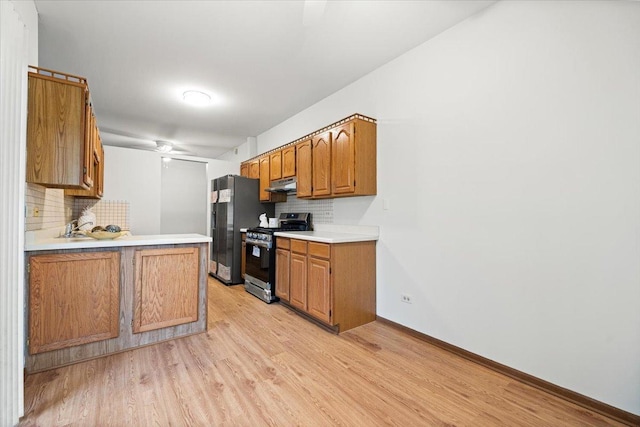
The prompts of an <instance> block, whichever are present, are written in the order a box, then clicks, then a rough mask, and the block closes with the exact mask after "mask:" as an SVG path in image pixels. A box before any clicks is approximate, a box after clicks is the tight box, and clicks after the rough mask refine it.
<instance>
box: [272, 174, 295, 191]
mask: <svg viewBox="0 0 640 427" xmlns="http://www.w3.org/2000/svg"><path fill="white" fill-rule="evenodd" d="M265 190H266V191H268V192H270V193H287V194H295V192H296V177H295V176H292V177H291V178H283V179H277V180H274V181H271V182H270V186H269V188H266V189H265Z"/></svg>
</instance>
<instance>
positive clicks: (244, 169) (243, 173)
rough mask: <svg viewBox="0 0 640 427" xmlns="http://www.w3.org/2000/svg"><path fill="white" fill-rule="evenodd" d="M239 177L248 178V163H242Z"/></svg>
mask: <svg viewBox="0 0 640 427" xmlns="http://www.w3.org/2000/svg"><path fill="white" fill-rule="evenodd" d="M240 176H244V177H246V178H249V163H242V164H241V165H240Z"/></svg>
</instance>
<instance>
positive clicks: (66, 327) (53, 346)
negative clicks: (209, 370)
mask: <svg viewBox="0 0 640 427" xmlns="http://www.w3.org/2000/svg"><path fill="white" fill-rule="evenodd" d="M142 241H144V239H142ZM155 250H159V251H158V252H154V251H155ZM192 253H195V254H197V256H196V257H192V256H191V255H190V254H192ZM141 255H143V256H142V262H141V261H140V256H141ZM208 261H209V243H208V242H198V243H187V244H162V245H145V244H143V245H139V246H119V247H106V248H95V249H93V248H92V249H58V250H39V251H27V252H26V255H25V265H26V266H28V267H27V271H26V272H25V285H26V290H25V292H26V295H29V298H27V308H26V315H27V318H26V324H27V325H29V326H28V329H29V332H28V337H27V348H28V349H29V354H28V355H27V356H26V358H25V370H26V371H27V373H33V372H40V371H44V370H47V369H52V368H57V367H60V366H64V365H69V364H71V363H76V362H80V361H83V360H89V359H93V358H96V357H100V356H106V355H108V354H114V353H118V352H121V351H125V350H130V349H133V348H138V347H143V346H146V345H150V344H155V343H159V342H162V341H168V340H173V339H176V338H179V337H184V336H187V335H193V334H197V333H201V332H204V331H206V329H207V285H208V280H207V278H208V272H207V263H208ZM194 271H195V272H197V275H198V279H197V282H198V283H197V290H194V289H193V280H192V272H194ZM141 285H142V286H141ZM154 292H155V294H154ZM194 305H195V306H197V314H195V313H193V307H194ZM145 310H147V311H145ZM194 318H196V319H197V320H195V321H191V322H189V320H190V319H194ZM182 321H186V322H188V323H181V322H182ZM162 325H174V326H166V327H164V326H162ZM155 326H160V328H158V329H154V328H155ZM134 327H135V328H136V329H137V330H140V329H148V331H146V332H134Z"/></svg>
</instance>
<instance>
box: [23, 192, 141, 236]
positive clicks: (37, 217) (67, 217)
mask: <svg viewBox="0 0 640 427" xmlns="http://www.w3.org/2000/svg"><path fill="white" fill-rule="evenodd" d="M88 206H89V207H91V208H92V211H93V213H95V214H96V221H97V223H98V225H102V226H105V225H108V224H116V225H119V226H120V227H121V228H122V229H123V230H129V223H130V220H129V202H126V201H121V200H93V199H80V198H73V197H71V196H65V195H64V190H62V189H58V188H46V187H43V186H41V185H37V184H27V191H26V194H25V209H26V211H25V231H36V230H44V229H48V228H55V227H63V226H64V225H65V224H67V223H68V222H69V221H71V220H72V219H78V217H79V216H80V214H81V213H82V210H83V209H84V208H85V207H88Z"/></svg>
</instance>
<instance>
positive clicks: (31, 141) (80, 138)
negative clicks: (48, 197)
mask: <svg viewBox="0 0 640 427" xmlns="http://www.w3.org/2000/svg"><path fill="white" fill-rule="evenodd" d="M28 76H29V89H28V107H27V108H28V115H27V165H26V181H27V182H30V183H34V184H40V185H43V186H45V187H53V188H76V189H88V188H91V187H92V186H93V179H92V170H93V150H92V146H91V144H92V139H91V138H92V132H93V125H94V123H93V122H92V120H91V118H92V117H94V116H93V114H92V111H91V105H90V101H89V100H90V96H89V89H88V86H87V81H86V79H85V78H83V77H77V76H73V75H70V74H64V73H59V72H55V71H51V70H46V69H43V68H37V67H30V72H29V74H28Z"/></svg>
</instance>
